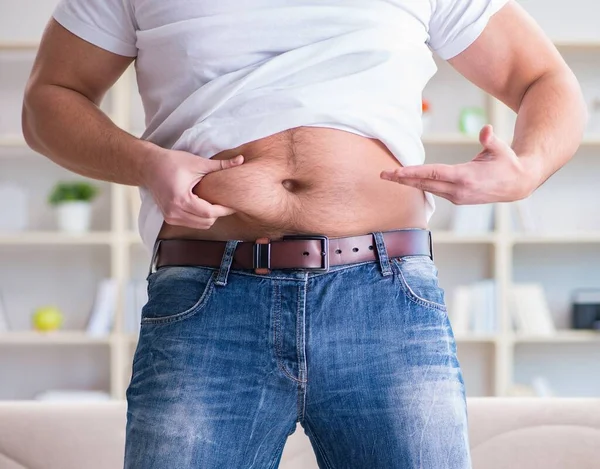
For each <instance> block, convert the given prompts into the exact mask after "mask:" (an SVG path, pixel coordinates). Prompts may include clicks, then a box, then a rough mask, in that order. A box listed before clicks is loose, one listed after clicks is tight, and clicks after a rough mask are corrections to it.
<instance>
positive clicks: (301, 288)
mask: <svg viewBox="0 0 600 469" xmlns="http://www.w3.org/2000/svg"><path fill="white" fill-rule="evenodd" d="M306 283H307V282H306V281H305V282H303V284H302V285H298V293H303V295H302V299H303V302H302V303H303V305H302V306H304V316H306ZM302 309H303V308H302V307H301V303H300V301H298V303H297V306H296V359H297V360H298V380H299V381H300V383H306V382H307V381H308V378H307V377H306V374H305V373H304V369H305V365H306V356H304V353H300V352H301V350H302V351H303V348H304V347H303V344H304V334H299V333H298V332H299V329H300V318H301V317H302ZM301 336H302V340H300V338H301ZM301 356H302V358H301ZM299 388H302V386H301V384H299ZM299 391H301V389H299ZM297 404H298V415H301V414H303V413H304V409H303V406H302V393H301V392H299V393H298V397H297Z"/></svg>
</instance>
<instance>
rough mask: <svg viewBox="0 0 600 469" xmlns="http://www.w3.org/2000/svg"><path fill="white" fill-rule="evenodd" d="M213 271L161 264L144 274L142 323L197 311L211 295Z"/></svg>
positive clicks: (172, 319)
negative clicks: (163, 265) (145, 299)
mask: <svg viewBox="0 0 600 469" xmlns="http://www.w3.org/2000/svg"><path fill="white" fill-rule="evenodd" d="M216 275H217V271H216V270H214V269H209V268H206V267H178V266H169V267H161V268H160V269H158V270H157V271H156V272H154V273H153V274H151V275H150V277H148V302H147V303H146V305H145V306H144V307H143V309H142V325H143V324H167V323H172V322H175V321H182V320H184V319H187V318H190V317H191V316H194V315H196V314H198V313H199V312H200V311H201V310H202V309H203V308H204V307H205V306H206V304H207V303H208V301H209V300H210V298H211V297H212V295H213V292H214V289H215V285H214V281H215V276H216Z"/></svg>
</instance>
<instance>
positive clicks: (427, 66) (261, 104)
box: [54, 0, 508, 248]
mask: <svg viewBox="0 0 600 469" xmlns="http://www.w3.org/2000/svg"><path fill="white" fill-rule="evenodd" d="M507 1H508V0H195V1H193V0H170V1H164V0H61V1H60V3H59V4H58V6H57V8H56V10H55V11H54V18H55V19H56V20H57V21H58V22H59V23H60V24H61V25H62V26H64V27H65V28H66V29H68V30H69V31H71V32H72V33H74V34H76V35H77V36H79V37H81V38H82V39H84V40H86V41H88V42H91V43H92V44H94V45H96V46H98V47H101V48H103V49H106V50H108V51H110V52H113V53H115V54H120V55H125V56H130V57H137V59H136V71H137V80H138V86H139V91H140V95H141V98H142V101H143V104H144V110H145V113H146V131H145V132H144V134H143V136H142V138H144V139H147V140H149V141H151V142H154V143H156V144H157V145H160V146H162V147H164V148H173V149H178V150H186V151H189V152H191V153H194V154H197V155H199V156H201V157H205V158H211V157H212V156H214V155H215V154H217V153H218V152H220V151H222V150H225V149H230V148H235V147H237V146H239V145H242V144H244V143H247V142H250V141H253V140H257V139H259V138H262V137H266V136H268V135H272V134H274V133H276V132H280V131H282V130H285V129H289V128H292V127H297V126H323V127H333V128H337V129H342V130H346V131H348V132H353V133H356V134H359V135H362V136H365V137H370V138H376V139H379V140H381V141H382V142H383V143H384V144H385V145H386V146H387V147H388V149H389V150H390V151H391V152H392V153H393V155H394V156H395V157H396V158H397V159H398V161H399V162H400V163H401V164H403V165H404V166H409V165H416V164H422V163H423V161H424V159H425V151H424V148H423V145H422V143H421V132H422V121H421V98H422V92H423V89H424V87H425V85H426V84H427V82H428V81H429V80H430V79H431V77H432V76H433V75H434V74H435V72H436V71H437V68H436V65H435V62H434V60H433V57H432V53H431V50H433V51H435V52H436V53H437V54H438V55H439V56H440V57H441V58H443V59H449V58H451V57H453V56H455V55H457V54H459V53H460V52H462V51H463V50H464V49H466V48H467V47H468V46H469V45H470V44H471V43H472V42H473V41H475V39H476V38H477V37H478V36H479V35H480V34H481V32H482V31H483V29H484V28H485V26H486V24H487V23H488V20H489V18H490V17H491V16H492V15H493V14H494V13H496V12H497V11H498V10H499V9H500V8H501V7H502V6H503V5H504V4H506V3H507ZM430 49H431V50H430ZM340 157H343V155H340ZM141 196H142V208H141V211H140V215H139V228H140V234H141V236H142V239H143V241H144V243H145V244H146V246H148V247H149V248H151V247H152V245H153V244H154V242H155V240H156V238H157V236H158V232H159V230H160V227H161V225H162V223H163V221H164V218H163V216H162V213H161V212H160V210H159V209H158V207H157V205H156V204H155V202H154V200H153V199H152V196H151V195H150V193H149V192H148V191H147V190H145V189H143V188H142V189H141ZM433 210H434V202H433V197H432V196H431V194H427V214H428V218H429V217H430V216H431V214H432V213H433Z"/></svg>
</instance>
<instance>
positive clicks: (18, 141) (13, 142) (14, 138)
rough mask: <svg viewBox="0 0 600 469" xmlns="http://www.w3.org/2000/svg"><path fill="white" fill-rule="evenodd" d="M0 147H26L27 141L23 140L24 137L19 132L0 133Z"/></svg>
mask: <svg viewBox="0 0 600 469" xmlns="http://www.w3.org/2000/svg"><path fill="white" fill-rule="evenodd" d="M0 147H4V148H22V147H27V143H26V142H25V138H23V135H20V134H15V135H10V134H8V135H0Z"/></svg>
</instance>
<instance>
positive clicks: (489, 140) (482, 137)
mask: <svg viewBox="0 0 600 469" xmlns="http://www.w3.org/2000/svg"><path fill="white" fill-rule="evenodd" d="M479 141H480V142H481V145H483V148H484V149H485V150H487V151H488V152H490V153H492V154H498V153H503V152H504V151H505V150H506V143H505V142H503V141H502V140H501V139H499V138H498V137H497V136H496V134H495V133H494V128H493V127H492V126H491V125H490V124H488V125H485V126H483V128H482V129H481V132H479Z"/></svg>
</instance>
